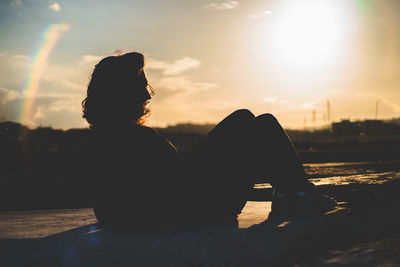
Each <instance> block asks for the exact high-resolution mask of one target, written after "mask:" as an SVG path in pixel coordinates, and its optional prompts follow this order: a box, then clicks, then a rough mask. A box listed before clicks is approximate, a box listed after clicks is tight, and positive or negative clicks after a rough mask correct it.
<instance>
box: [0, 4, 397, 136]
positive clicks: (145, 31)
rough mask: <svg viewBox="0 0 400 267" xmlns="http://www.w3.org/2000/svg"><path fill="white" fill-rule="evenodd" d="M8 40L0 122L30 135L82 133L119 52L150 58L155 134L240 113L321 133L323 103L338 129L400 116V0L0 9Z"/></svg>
mask: <svg viewBox="0 0 400 267" xmlns="http://www.w3.org/2000/svg"><path fill="white" fill-rule="evenodd" d="M0 36H1V38H0V119H1V120H3V119H4V120H12V121H20V122H22V123H24V124H27V125H29V126H31V127H36V126H39V125H42V126H52V127H54V128H64V129H67V128H75V127H86V126H87V123H86V122H85V120H83V119H82V118H81V106H80V103H81V101H82V99H83V98H84V96H85V94H86V86H87V84H88V81H89V76H90V73H91V71H92V69H93V66H94V65H95V64H96V63H97V62H98V61H99V60H100V59H101V58H102V57H105V56H108V55H113V54H114V51H116V50H123V51H125V52H129V51H139V52H142V53H143V54H144V55H145V56H146V58H147V62H146V68H145V70H146V72H147V76H148V79H149V83H150V84H151V85H152V87H154V88H155V90H156V95H155V96H154V97H153V99H152V102H151V105H150V108H151V110H152V114H151V117H150V122H151V124H152V125H153V126H165V125H167V124H175V123H179V122H196V123H215V122H218V121H219V120H221V119H222V118H223V117H224V116H226V115H228V114H229V113H230V112H232V111H233V110H235V109H238V108H248V109H250V110H252V111H253V113H255V114H261V113H265V112H268V113H273V114H274V115H275V116H276V117H277V118H278V119H279V120H280V121H281V123H282V124H283V126H284V127H286V128H303V127H304V124H306V126H309V127H310V126H313V125H315V126H320V125H323V124H328V122H329V121H328V120H327V114H326V110H327V101H329V102H330V105H331V121H332V120H333V121H339V120H340V119H351V120H355V119H364V118H370V119H374V118H375V117H376V104H377V102H378V103H379V104H378V105H379V108H378V118H380V119H384V118H393V117H400V88H399V87H400V1H398V0H375V1H374V0H323V1H322V0H287V1H286V0H275V1H274V0H264V1H261V0H246V1H215V0H210V1H204V0H201V1H187V0H179V1H178V0H169V1H161V0H160V1H155V0H146V1H129V0H113V1H108V0H65V1H62V0H60V1H49V0H12V1H5V0H2V1H1V2H0ZM314 110H315V114H316V116H315V122H314V120H313V119H312V117H313V115H312V114H313V111H314Z"/></svg>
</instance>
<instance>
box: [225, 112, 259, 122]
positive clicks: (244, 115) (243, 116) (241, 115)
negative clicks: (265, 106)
mask: <svg viewBox="0 0 400 267" xmlns="http://www.w3.org/2000/svg"><path fill="white" fill-rule="evenodd" d="M254 117H255V116H254V114H253V113H252V112H251V111H250V110H248V109H238V110H236V111H234V112H232V113H231V114H230V115H229V116H228V117H227V118H238V119H243V120H248V119H253V118H254Z"/></svg>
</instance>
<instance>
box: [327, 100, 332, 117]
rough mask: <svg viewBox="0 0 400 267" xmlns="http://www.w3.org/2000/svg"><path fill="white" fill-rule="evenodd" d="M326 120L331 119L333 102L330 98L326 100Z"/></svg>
mask: <svg viewBox="0 0 400 267" xmlns="http://www.w3.org/2000/svg"><path fill="white" fill-rule="evenodd" d="M326 120H327V121H328V122H330V121H331V102H330V101H329V100H328V101H326Z"/></svg>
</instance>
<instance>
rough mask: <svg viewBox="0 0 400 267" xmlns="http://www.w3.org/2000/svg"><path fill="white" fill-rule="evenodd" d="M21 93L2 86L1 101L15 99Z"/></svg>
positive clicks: (2, 102)
mask: <svg viewBox="0 0 400 267" xmlns="http://www.w3.org/2000/svg"><path fill="white" fill-rule="evenodd" d="M19 95H20V93H19V92H18V91H15V90H11V89H7V88H2V87H0V103H1V104H5V103H7V102H10V101H13V100H15V99H16V98H17V97H18V96H19Z"/></svg>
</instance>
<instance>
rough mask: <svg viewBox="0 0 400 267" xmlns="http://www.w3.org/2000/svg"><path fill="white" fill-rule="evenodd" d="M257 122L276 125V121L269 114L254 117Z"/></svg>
mask: <svg viewBox="0 0 400 267" xmlns="http://www.w3.org/2000/svg"><path fill="white" fill-rule="evenodd" d="M256 120H257V121H268V122H271V123H278V120H277V119H276V118H275V116H274V115H272V114H271V113H264V114H261V115H259V116H257V117H256Z"/></svg>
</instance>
